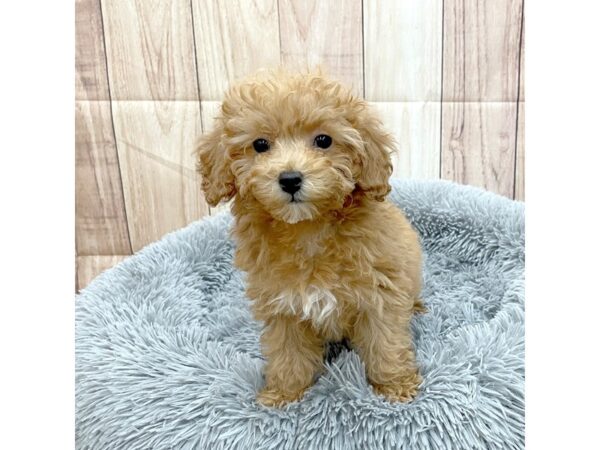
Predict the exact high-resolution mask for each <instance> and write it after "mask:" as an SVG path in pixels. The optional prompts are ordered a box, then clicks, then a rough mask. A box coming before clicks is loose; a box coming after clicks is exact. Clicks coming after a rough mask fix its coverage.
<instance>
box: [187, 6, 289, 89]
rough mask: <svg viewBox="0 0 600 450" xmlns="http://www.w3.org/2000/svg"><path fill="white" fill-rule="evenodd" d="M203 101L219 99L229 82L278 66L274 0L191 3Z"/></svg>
mask: <svg viewBox="0 0 600 450" xmlns="http://www.w3.org/2000/svg"><path fill="white" fill-rule="evenodd" d="M192 9H193V17H194V35H195V40H196V55H197V66H198V78H199V82H200V94H201V98H202V100H209V101H210V100H220V99H222V97H223V92H224V91H225V89H226V88H227V87H228V86H229V83H230V82H231V81H233V80H236V79H238V78H240V77H244V76H246V75H248V74H251V73H252V72H255V71H256V70H258V69H260V68H265V67H275V66H278V65H279V63H280V54H279V53H280V46H279V22H278V17H277V1H276V0H252V1H248V0H229V1H219V0H192Z"/></svg>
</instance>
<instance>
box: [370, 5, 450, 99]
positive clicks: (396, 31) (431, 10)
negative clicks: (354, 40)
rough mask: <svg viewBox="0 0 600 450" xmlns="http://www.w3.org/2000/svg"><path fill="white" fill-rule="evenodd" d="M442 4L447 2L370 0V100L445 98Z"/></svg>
mask: <svg viewBox="0 0 600 450" xmlns="http://www.w3.org/2000/svg"><path fill="white" fill-rule="evenodd" d="M442 6H443V5H442V0H419V1H413V0H364V11H363V14H364V34H365V36H364V51H365V96H366V99H367V100H370V101H384V102H392V101H439V100H440V96H441V86H442V79H441V75H442Z"/></svg>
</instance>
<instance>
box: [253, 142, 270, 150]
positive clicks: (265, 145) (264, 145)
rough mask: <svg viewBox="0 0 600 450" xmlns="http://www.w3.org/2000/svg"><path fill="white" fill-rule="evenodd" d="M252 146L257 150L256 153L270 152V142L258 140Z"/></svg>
mask: <svg viewBox="0 0 600 450" xmlns="http://www.w3.org/2000/svg"><path fill="white" fill-rule="evenodd" d="M252 146H253V147H254V150H256V153H262V152H266V151H267V150H269V141H267V140H266V139H257V140H255V141H254V142H253V143H252Z"/></svg>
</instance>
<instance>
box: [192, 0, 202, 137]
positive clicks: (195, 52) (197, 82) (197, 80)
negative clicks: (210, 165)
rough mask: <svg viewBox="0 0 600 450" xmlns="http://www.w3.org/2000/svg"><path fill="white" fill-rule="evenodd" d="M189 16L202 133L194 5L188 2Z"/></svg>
mask: <svg viewBox="0 0 600 450" xmlns="http://www.w3.org/2000/svg"><path fill="white" fill-rule="evenodd" d="M190 15H191V18H192V44H193V47H194V68H195V69H196V70H195V72H196V91H197V92H198V108H199V110H200V129H201V130H202V132H203V133H204V120H203V119H202V90H201V89H200V74H199V71H198V52H197V50H196V25H195V23H194V3H193V1H192V0H190Z"/></svg>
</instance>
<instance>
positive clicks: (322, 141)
mask: <svg viewBox="0 0 600 450" xmlns="http://www.w3.org/2000/svg"><path fill="white" fill-rule="evenodd" d="M331 142H332V140H331V136H327V135H326V134H320V135H318V136H317V137H316V138H315V142H314V145H316V146H317V147H319V148H329V147H331Z"/></svg>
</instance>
